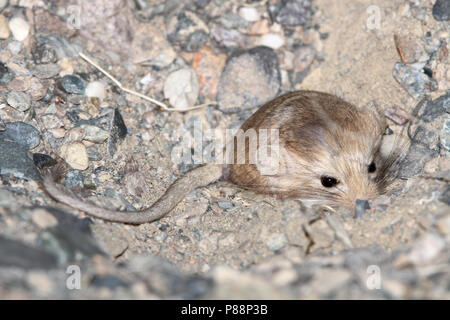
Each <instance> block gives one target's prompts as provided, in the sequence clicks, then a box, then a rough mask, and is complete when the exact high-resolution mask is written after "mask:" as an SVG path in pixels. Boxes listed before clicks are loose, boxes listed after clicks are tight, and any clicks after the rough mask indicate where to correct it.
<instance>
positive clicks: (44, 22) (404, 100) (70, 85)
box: [0, 0, 450, 299]
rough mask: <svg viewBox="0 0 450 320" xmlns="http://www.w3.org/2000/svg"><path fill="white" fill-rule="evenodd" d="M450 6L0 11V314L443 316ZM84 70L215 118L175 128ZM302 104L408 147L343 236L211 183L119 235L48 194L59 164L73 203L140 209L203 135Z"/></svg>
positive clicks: (339, 225)
mask: <svg viewBox="0 0 450 320" xmlns="http://www.w3.org/2000/svg"><path fill="white" fill-rule="evenodd" d="M448 3H449V2H448V1H445V0H442V1H441V0H437V1H434V0H431V1H426V0H414V1H413V0H411V1H406V0H405V1H401V0H393V1H392V0H389V1H388V0H362V1H358V2H357V3H355V1H352V0H342V1H333V0H285V1H284V0H283V1H281V0H269V1H266V0H262V1H238V0H233V1H231V0H230V1H216V0H183V1H179V0H167V1H162V0H152V1H149V0H147V1H146V0H136V1H125V0H109V1H106V0H93V1H84V0H69V1H53V0H48V1H32V0H29V1H21V0H20V1H19V0H10V1H0V50H1V51H0V299H38V298H53V299H54V298H57V299H58V298H61V299H107V298H111V299H124V298H129V299H168V298H172V299H205V298H206V299H418V298H419V299H421V298H425V299H450V290H449V288H450V249H449V243H450V210H449V205H450V201H449V199H450V193H449V190H450V187H449V183H448V181H449V178H450V161H449V152H450V116H449V108H450V90H449V87H450V85H449V84H450V67H449V66H450V63H449V62H450V58H449V52H448V48H449V47H448V43H449V40H450V34H449V32H450V30H449V19H450V18H449V12H450V8H449V5H448ZM79 52H83V53H84V54H86V55H88V56H89V57H91V58H92V59H93V60H95V61H96V62H97V63H98V64H99V65H100V66H102V67H103V68H104V69H105V70H107V71H108V72H109V73H111V74H112V75H114V76H115V77H116V78H117V79H118V80H119V81H120V82H121V84H122V85H123V86H124V87H126V88H130V89H132V90H135V91H137V92H140V93H143V94H146V95H148V96H150V97H152V98H154V99H157V100H159V101H164V102H165V103H167V104H170V106H171V107H174V108H177V109H180V110H186V109H187V108H189V107H192V106H194V105H199V104H204V103H214V104H212V105H208V106H205V107H203V108H201V109H197V110H194V111H187V112H177V111H175V112H171V111H166V110H164V109H163V108H161V107H159V106H156V105H154V104H152V103H150V102H148V101H145V100H142V99H141V98H139V97H136V96H135V95H132V94H129V93H127V92H125V91H123V90H121V89H120V88H119V87H118V86H117V85H116V84H115V83H114V82H113V81H112V80H111V79H110V78H108V77H107V76H105V74H103V73H102V72H100V71H99V70H98V69H96V68H94V67H93V66H92V65H91V64H89V63H87V62H86V61H85V60H83V59H82V58H81V57H80V56H79V55H78V53H79ZM296 89H314V90H320V91H325V92H330V93H334V94H336V95H339V96H341V97H343V98H345V99H346V100H348V101H350V102H352V103H354V104H356V105H365V104H367V103H371V102H375V103H377V104H378V105H379V106H380V107H381V108H383V109H384V110H385V114H386V116H387V118H388V123H389V127H390V129H391V130H392V132H393V134H392V135H391V136H388V137H389V139H390V140H391V143H397V142H398V140H396V139H397V138H398V137H399V136H402V134H403V136H405V135H404V133H405V132H408V137H407V139H409V140H410V141H411V146H410V147H409V149H408V150H407V154H408V155H407V158H406V161H405V163H404V166H403V167H402V171H401V176H402V179H401V180H399V181H398V182H399V183H398V188H397V190H396V191H395V192H394V194H392V195H389V196H382V197H379V198H377V199H375V200H373V201H371V203H370V205H371V208H370V209H369V210H367V211H366V212H365V213H364V214H363V215H362V216H361V217H359V218H354V217H353V216H352V214H351V213H349V212H347V211H345V210H341V211H338V212H337V213H335V214H330V213H326V212H325V213H324V212H319V211H317V210H310V209H306V208H305V207H304V206H303V205H302V204H301V203H300V202H298V201H280V200H276V199H273V198H270V197H265V196H261V195H257V194H254V193H251V192H249V191H245V190H241V189H239V188H237V187H236V186H233V185H232V184H230V183H228V182H225V181H220V182H218V183H215V184H212V185H210V186H208V187H206V188H201V189H198V190H195V191H193V192H192V193H190V194H189V195H188V196H186V198H185V199H184V200H183V201H182V202H181V203H180V204H179V205H178V206H177V207H176V208H175V209H174V210H173V211H172V212H171V213H170V214H168V215H167V216H166V217H164V218H163V219H161V220H160V221H157V222H155V223H151V224H143V225H140V226H130V225H123V224H116V223H109V222H104V221H101V220H97V219H93V218H90V217H88V216H86V215H85V214H83V213H82V212H79V211H77V210H73V209H71V208H68V207H66V206H64V205H61V204H58V203H55V202H54V201H53V200H52V199H51V198H49V197H48V196H47V195H46V194H45V193H44V192H43V190H42V189H41V188H40V185H39V183H40V173H39V171H38V170H37V169H36V166H41V165H51V164H52V163H53V162H54V159H56V158H58V157H59V158H62V159H64V160H65V161H66V162H67V163H68V164H69V170H68V171H67V172H66V174H65V180H64V183H65V185H66V187H68V188H69V189H72V191H73V192H74V193H76V194H78V195H79V196H80V197H83V198H87V199H89V200H91V201H93V202H95V203H98V204H100V205H102V206H106V207H109V208H118V209H125V210H138V209H141V208H143V207H146V206H147V205H148V204H151V203H152V202H153V201H155V200H156V199H158V198H159V197H160V196H161V195H162V194H163V193H164V191H165V189H166V188H167V187H168V186H169V185H170V184H171V183H172V182H173V181H175V180H176V179H177V177H180V176H181V175H183V173H184V172H186V171H187V170H189V169H191V168H192V167H194V166H195V165H196V162H195V160H196V159H195V158H194V159H193V161H188V162H186V161H183V162H177V161H174V159H175V158H174V157H173V155H174V154H176V152H177V150H179V149H180V147H181V146H182V142H183V136H186V135H187V134H190V135H192V136H195V134H196V132H195V131H196V130H198V124H201V126H202V128H203V130H209V129H215V130H225V129H227V128H238V127H239V126H240V125H241V124H242V123H243V121H245V119H247V118H248V117H249V116H250V115H251V114H252V113H253V112H254V111H255V110H257V108H258V107H259V106H260V105H261V104H263V103H264V102H265V101H268V100H270V99H272V98H273V97H275V96H277V95H279V94H281V93H284V92H288V91H292V90H296ZM205 139H206V138H205ZM389 139H388V140H389ZM206 140H207V139H206ZM189 155H190V154H189Z"/></svg>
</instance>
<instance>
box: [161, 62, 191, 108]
mask: <svg viewBox="0 0 450 320" xmlns="http://www.w3.org/2000/svg"><path fill="white" fill-rule="evenodd" d="M198 91H199V85H198V81H197V75H196V74H195V72H194V70H192V69H180V70H177V71H174V72H172V73H171V74H170V75H169V76H168V77H167V79H166V81H165V82H164V96H165V98H166V99H169V102H170V104H171V105H172V106H173V107H175V108H178V109H183V110H185V109H187V108H189V107H193V106H194V105H195V103H196V101H197V97H198Z"/></svg>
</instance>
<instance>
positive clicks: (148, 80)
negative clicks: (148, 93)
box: [139, 73, 155, 86]
mask: <svg viewBox="0 0 450 320" xmlns="http://www.w3.org/2000/svg"><path fill="white" fill-rule="evenodd" d="M153 80H155V78H153V77H152V75H151V74H150V73H149V74H147V75H146V76H145V77H143V78H142V79H141V81H139V82H140V83H141V84H142V85H144V86H145V85H148V84H150V83H151V82H152V81H153Z"/></svg>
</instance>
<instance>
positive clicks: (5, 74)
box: [0, 63, 14, 86]
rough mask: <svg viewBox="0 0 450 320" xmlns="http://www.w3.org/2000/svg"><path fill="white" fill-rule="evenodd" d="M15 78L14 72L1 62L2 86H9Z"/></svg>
mask: <svg viewBox="0 0 450 320" xmlns="http://www.w3.org/2000/svg"><path fill="white" fill-rule="evenodd" d="M13 78H14V74H13V73H11V72H10V71H9V69H8V67H7V66H5V65H4V64H3V63H0V86H7V85H8V83H9V82H10V81H11V80H12V79H13Z"/></svg>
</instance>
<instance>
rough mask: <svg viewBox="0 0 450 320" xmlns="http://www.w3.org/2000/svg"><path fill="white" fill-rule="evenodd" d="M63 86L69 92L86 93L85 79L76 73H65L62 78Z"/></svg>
mask: <svg viewBox="0 0 450 320" xmlns="http://www.w3.org/2000/svg"><path fill="white" fill-rule="evenodd" d="M61 86H62V87H63V88H64V90H65V91H66V92H67V93H74V94H84V93H85V90H86V84H85V82H84V80H83V79H81V78H80V77H77V76H75V75H71V74H70V75H65V76H64V77H63V78H62V80H61Z"/></svg>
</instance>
